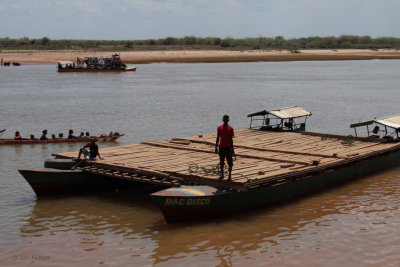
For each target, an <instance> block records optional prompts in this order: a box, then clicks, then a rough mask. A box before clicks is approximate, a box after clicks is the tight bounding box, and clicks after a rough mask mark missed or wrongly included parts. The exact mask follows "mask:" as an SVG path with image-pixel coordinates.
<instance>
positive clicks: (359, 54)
mask: <svg viewBox="0 0 400 267" xmlns="http://www.w3.org/2000/svg"><path fill="white" fill-rule="evenodd" d="M113 53H118V54H120V55H121V59H122V61H123V62H124V63H126V64H145V63H163V62H167V63H168V62H170V63H213V62H256V61H295V60H362V59H364V60H366V59H400V50H398V49H337V50H332V49H319V50H316V49H314V50H294V51H293V50H245V51H231V50H163V51H90V50H2V51H0V58H3V61H4V62H18V63H20V64H21V65H51V64H56V63H57V61H76V59H77V57H80V58H84V57H89V56H95V57H101V56H111V54H113Z"/></svg>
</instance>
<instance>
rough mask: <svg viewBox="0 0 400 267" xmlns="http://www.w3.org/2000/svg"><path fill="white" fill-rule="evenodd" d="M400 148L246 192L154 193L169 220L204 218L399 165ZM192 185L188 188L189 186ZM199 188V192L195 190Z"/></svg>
mask: <svg viewBox="0 0 400 267" xmlns="http://www.w3.org/2000/svg"><path fill="white" fill-rule="evenodd" d="M399 163H400V151H398V150H397V151H393V152H388V153H385V154H381V155H378V156H376V157H373V158H369V159H366V160H362V161H357V162H353V163H351V164H348V165H345V166H341V167H339V168H337V169H330V170H328V171H325V172H323V173H317V174H314V175H310V176H308V177H298V178H297V180H295V179H292V180H290V181H286V182H283V183H281V184H277V185H274V186H264V187H260V188H258V189H252V190H249V191H247V192H234V191H224V190H223V189H218V188H213V187H209V186H191V187H182V190H183V191H185V190H186V191H188V192H189V193H185V194H184V193H182V192H179V191H175V192H174V190H173V189H167V190H162V191H159V192H156V193H153V194H152V195H151V196H152V198H153V200H154V201H155V202H156V204H157V205H158V206H159V207H160V210H161V212H162V213H163V215H164V218H165V220H166V221H167V222H174V221H182V220H191V219H203V218H209V217H214V216H221V215H224V214H232V212H236V211H240V210H248V209H250V208H255V207H259V206H266V205H271V204H275V203H279V202H282V201H286V200H290V199H293V198H295V197H298V196H304V195H307V194H309V193H313V192H316V191H318V190H321V189H323V188H329V187H331V186H333V185H335V184H339V183H343V182H346V181H352V180H354V179H356V178H359V177H363V176H366V175H370V174H371V173H374V172H377V171H379V170H384V169H388V168H390V167H394V166H398V164H399ZM188 189H189V190H188ZM195 191H198V192H200V193H197V195H196V192H195Z"/></svg>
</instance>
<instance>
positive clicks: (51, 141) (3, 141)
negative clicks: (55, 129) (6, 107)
mask: <svg viewBox="0 0 400 267" xmlns="http://www.w3.org/2000/svg"><path fill="white" fill-rule="evenodd" d="M121 136H123V134H121V135H118V136H105V137H95V138H96V142H113V141H116V140H117V139H118V138H120V137H121ZM89 141H90V140H89V139H88V138H79V139H48V140H14V139H0V145H36V144H61V143H88V142H89Z"/></svg>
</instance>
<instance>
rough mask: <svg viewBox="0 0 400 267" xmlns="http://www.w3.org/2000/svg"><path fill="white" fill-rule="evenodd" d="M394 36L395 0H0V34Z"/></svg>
mask: <svg viewBox="0 0 400 267" xmlns="http://www.w3.org/2000/svg"><path fill="white" fill-rule="evenodd" d="M341 35H359V36H364V35H369V36H371V37H373V38H376V37H388V36H390V37H400V0H0V38H5V37H9V38H22V37H28V38H42V37H48V38H50V39H92V40H143V39H159V38H165V37H184V36H196V37H220V38H227V37H231V38H246V37H259V36H263V37H275V36H283V37H284V38H286V39H290V38H300V37H310V36H321V37H325V36H341Z"/></svg>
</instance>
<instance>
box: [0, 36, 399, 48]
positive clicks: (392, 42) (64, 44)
mask: <svg viewBox="0 0 400 267" xmlns="http://www.w3.org/2000/svg"><path fill="white" fill-rule="evenodd" d="M379 48H394V49H399V48H400V38H395V37H379V38H371V37H370V36H354V35H342V36H340V37H335V36H329V37H318V36H314V37H306V38H294V39H285V38H284V37H282V36H277V37H257V38H242V39H235V38H223V39H221V38H218V37H205V38H203V37H195V36H185V37H183V38H176V37H167V38H162V39H148V40H69V39H62V40H52V39H50V38H48V37H43V38H39V39H30V38H28V37H24V38H20V39H12V38H8V37H6V38H0V49H45V50H66V49H90V50H109V49H118V50H172V49H177V50H179V49H230V50H248V49H288V50H297V49H379Z"/></svg>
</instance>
